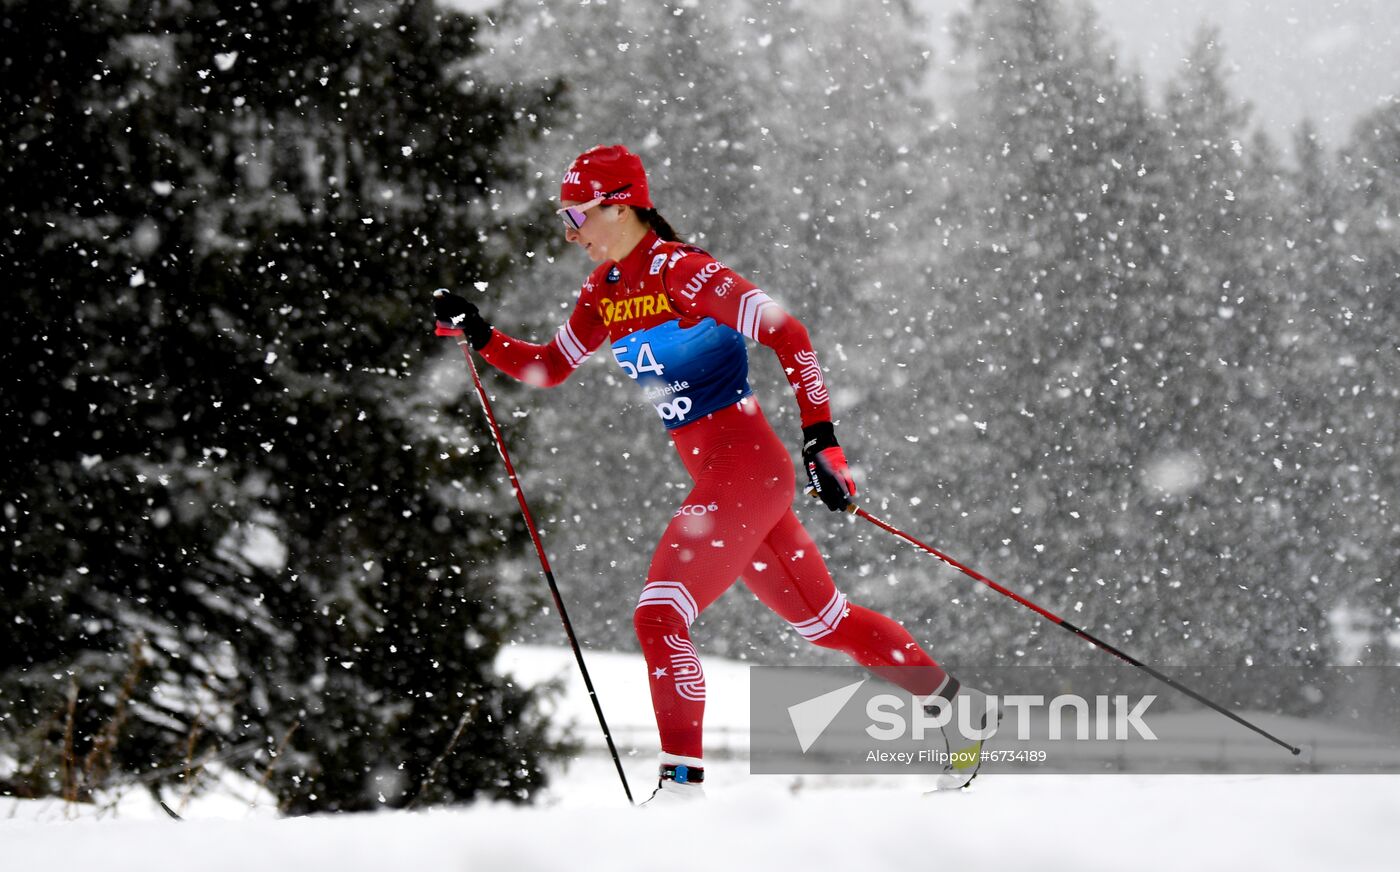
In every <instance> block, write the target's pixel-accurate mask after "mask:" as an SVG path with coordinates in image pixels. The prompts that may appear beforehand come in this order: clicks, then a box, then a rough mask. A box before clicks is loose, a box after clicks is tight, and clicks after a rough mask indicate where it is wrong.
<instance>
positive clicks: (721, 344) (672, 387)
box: [612, 318, 753, 430]
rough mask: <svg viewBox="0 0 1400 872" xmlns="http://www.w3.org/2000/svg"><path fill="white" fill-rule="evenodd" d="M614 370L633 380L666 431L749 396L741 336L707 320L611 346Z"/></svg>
mask: <svg viewBox="0 0 1400 872" xmlns="http://www.w3.org/2000/svg"><path fill="white" fill-rule="evenodd" d="M612 352H613V357H614V358H616V359H617V364H618V366H620V367H622V370H623V372H625V373H627V374H628V375H629V376H631V377H632V378H633V379H635V380H636V382H637V384H639V385H640V386H641V388H642V393H643V394H644V395H645V396H646V398H647V399H648V400H649V401H651V404H652V405H654V406H655V407H656V412H657V414H658V415H660V416H661V421H662V423H664V424H665V425H666V429H667V430H674V429H676V428H677V427H681V426H684V425H685V424H689V423H690V422H692V421H696V420H699V419H700V418H703V417H704V416H706V415H708V414H710V413H711V412H718V411H719V410H720V409H723V408H726V407H728V406H732V405H734V404H735V403H737V402H739V401H740V400H742V399H743V398H744V397H747V396H750V395H751V394H752V393H753V389H752V388H750V387H749V352H748V349H747V348H745V347H744V337H743V334H741V333H739V331H737V330H733V329H730V328H729V327H724V326H722V325H720V324H718V323H716V321H715V319H713V318H706V319H705V320H703V321H701V322H700V323H699V324H696V325H694V326H692V327H686V328H682V327H681V323H680V321H666V322H664V323H661V324H658V325H656V326H655V327H649V328H647V329H646V330H638V331H637V332H635V333H630V334H628V335H627V336H625V337H623V338H622V339H620V340H619V341H617V342H615V343H613V346H612Z"/></svg>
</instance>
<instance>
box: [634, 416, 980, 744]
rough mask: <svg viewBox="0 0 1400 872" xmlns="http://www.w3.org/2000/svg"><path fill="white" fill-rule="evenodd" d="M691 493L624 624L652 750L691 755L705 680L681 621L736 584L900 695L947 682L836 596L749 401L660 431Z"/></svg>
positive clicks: (907, 644)
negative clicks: (644, 697)
mask: <svg viewBox="0 0 1400 872" xmlns="http://www.w3.org/2000/svg"><path fill="white" fill-rule="evenodd" d="M671 437H672V439H673V441H674V442H675V444H676V449H677V451H678V452H679V453H680V456H681V460H682V461H683V462H684V463H685V467H686V469H687V470H688V471H689V472H690V476H691V478H692V479H694V481H695V488H694V489H693V490H692V491H691V492H690V494H689V496H687V497H686V499H685V501H684V503H683V504H682V505H681V506H680V508H678V509H677V510H676V513H675V515H674V516H673V517H672V519H671V523H670V524H669V525H668V526H667V527H666V532H665V534H664V535H663V536H662V537H661V543H660V544H659V545H658V546H657V548H656V553H655V555H654V556H653V557H652V561H651V569H650V570H649V571H648V573H647V583H646V586H645V588H643V590H642V595H641V599H640V601H639V602H638V604H637V610H636V613H635V615H634V624H635V626H636V630H637V638H638V640H639V641H640V642H641V646H642V653H643V654H644V656H645V657H646V663H647V670H648V672H649V676H650V678H649V680H650V682H651V698H652V704H653V706H654V707H655V709H656V723H657V727H658V728H659V730H660V732H661V750H662V751H664V752H666V753H668V754H674V755H679V756H683V757H692V758H699V757H702V756H703V744H702V736H701V731H702V724H703V720H704V713H705V676H704V672H703V671H702V670H701V667H700V660H699V658H698V656H697V655H696V652H695V646H694V645H692V644H691V641H690V625H691V623H692V622H694V620H695V618H696V616H698V615H699V614H700V612H702V611H704V610H705V607H706V606H708V605H709V604H710V603H712V602H714V601H715V600H716V599H718V598H719V596H720V594H722V593H724V591H725V590H727V589H728V588H729V586H730V585H731V584H733V583H734V581H735V580H736V579H738V578H740V577H742V578H743V580H744V582H745V583H746V584H747V585H748V587H749V589H750V590H752V591H753V592H754V595H755V596H757V597H758V598H759V599H760V600H762V601H763V603H764V605H766V606H768V607H769V608H770V609H772V610H773V611H774V612H777V613H778V615H779V616H781V617H782V618H783V620H785V621H787V622H788V623H790V624H792V625H793V627H794V629H796V630H797V632H798V633H800V634H801V635H802V636H803V637H804V638H806V639H807V640H808V641H810V642H812V643H814V644H816V645H820V646H822V647H823V648H833V649H835V650H838V651H844V652H845V653H847V654H849V655H850V656H851V657H852V658H853V659H855V661H856V662H858V663H860V664H861V665H862V666H865V667H867V668H869V669H870V670H871V671H872V672H874V673H876V674H877V675H880V676H881V677H883V678H886V679H887V680H889V681H892V682H894V683H895V684H897V685H899V686H900V687H903V688H904V689H905V690H908V691H909V692H910V693H913V694H917V695H919V696H927V695H930V694H933V693H938V692H943V693H945V694H946V692H947V691H948V689H949V686H950V685H952V686H955V682H952V681H950V680H949V679H948V676H947V674H946V673H945V672H944V671H943V669H942V668H941V667H940V666H939V665H938V664H937V663H935V662H934V661H933V658H931V657H930V656H929V655H928V654H927V653H926V652H925V651H924V650H923V649H922V648H921V647H919V644H918V643H917V642H915V641H914V639H913V637H911V636H910V635H909V633H908V632H907V631H906V630H905V629H904V628H903V627H901V626H900V625H899V624H897V623H895V622H894V621H893V620H891V619H890V618H887V617H885V616H884V615H881V614H878V613H876V612H872V611H870V610H869V609H864V608H861V607H860V606H858V605H855V604H853V603H850V602H848V601H847V600H846V597H845V595H844V594H842V593H841V592H840V591H838V590H837V589H836V585H835V584H834V583H833V582H832V580H831V575H830V574H829V573H828V572H827V569H826V563H825V562H824V561H823V560H822V557H821V554H819V553H818V551H817V547H816V546H815V545H814V544H813V543H812V539H811V537H810V536H808V535H807V531H806V530H804V529H803V528H802V524H801V522H799V521H798V520H797V516H796V515H794V514H793V512H792V501H793V495H794V492H795V491H794V485H795V482H794V474H793V465H792V461H791V459H790V458H789V456H788V453H787V450H786V448H785V447H784V446H783V443H782V442H781V441H779V439H778V437H777V435H776V434H775V433H774V432H773V428H772V427H771V426H770V425H769V424H768V421H767V419H766V418H764V416H763V412H762V410H760V409H759V407H758V403H757V402H755V401H754V400H753V399H752V398H749V399H746V400H743V401H742V402H739V403H735V404H734V405H732V406H730V407H728V408H726V409H723V410H721V411H719V412H715V413H714V414H712V415H709V416H706V417H705V418H703V419H701V420H699V421H696V422H695V423H693V424H689V425H687V426H685V427H681V428H679V429H676V430H673V431H671Z"/></svg>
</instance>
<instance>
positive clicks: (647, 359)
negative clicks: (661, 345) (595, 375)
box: [613, 342, 666, 379]
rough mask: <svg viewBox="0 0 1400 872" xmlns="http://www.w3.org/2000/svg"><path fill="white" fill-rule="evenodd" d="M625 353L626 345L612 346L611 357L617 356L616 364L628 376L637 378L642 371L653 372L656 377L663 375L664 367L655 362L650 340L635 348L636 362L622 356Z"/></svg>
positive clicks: (664, 372)
mask: <svg viewBox="0 0 1400 872" xmlns="http://www.w3.org/2000/svg"><path fill="white" fill-rule="evenodd" d="M626 353H627V346H626V345H614V346H613V357H615V358H617V365H618V366H620V367H622V371H623V372H625V373H627V377H628V378H631V379H637V378H639V377H640V376H641V375H642V374H643V373H655V374H656V376H657V377H658V378H661V377H664V376H665V374H666V367H664V366H662V365H661V364H659V363H657V362H656V354H655V353H653V352H652V350H651V343H650V342H643V343H642V347H641V348H638V349H637V362H636V363H633V362H632V361H630V360H628V359H627V358H625V357H623V355H624V354H626Z"/></svg>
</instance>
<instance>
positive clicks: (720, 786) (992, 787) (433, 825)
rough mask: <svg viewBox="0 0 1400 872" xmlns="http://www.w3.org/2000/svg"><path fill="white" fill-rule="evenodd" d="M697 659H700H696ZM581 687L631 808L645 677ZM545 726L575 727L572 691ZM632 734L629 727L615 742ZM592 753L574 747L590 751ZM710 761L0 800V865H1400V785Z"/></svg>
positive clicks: (739, 697) (724, 704)
mask: <svg viewBox="0 0 1400 872" xmlns="http://www.w3.org/2000/svg"><path fill="white" fill-rule="evenodd" d="M712 660H713V662H712ZM501 665H502V666H503V667H504V668H506V669H508V670H509V671H511V672H512V673H513V674H515V675H516V676H517V677H519V678H520V679H521V680H522V681H530V682H533V681H536V680H540V679H544V678H548V677H550V676H553V675H558V674H560V673H561V671H562V672H563V674H564V676H565V678H566V681H567V682H569V683H570V684H571V686H572V671H571V670H572V658H571V657H570V655H568V653H567V652H557V651H549V650H542V649H537V648H517V649H511V650H509V651H507V652H506V653H505V654H504V655H503V657H502V661H501ZM589 666H590V670H591V671H592V673H593V677H594V683H595V686H596V687H597V689H598V691H599V693H600V696H601V698H602V699H603V701H604V705H605V713H606V714H607V716H608V717H609V719H610V721H611V723H612V724H613V725H614V729H615V731H617V732H618V733H619V745H620V746H621V748H622V750H623V753H624V755H625V759H626V764H625V765H626V769H627V774H628V778H629V780H630V782H631V784H632V789H633V791H634V793H636V794H638V795H639V798H640V797H643V796H645V795H646V794H648V793H649V792H650V786H651V785H650V783H649V782H650V781H652V779H653V778H654V776H652V775H651V773H652V772H653V771H654V767H655V762H654V759H655V758H654V748H653V747H652V745H651V743H652V742H654V739H652V738H650V737H649V736H648V735H646V734H645V731H644V730H643V726H644V725H645V724H646V723H647V722H648V721H649V719H650V709H649V707H648V705H647V702H646V698H645V692H646V690H645V679H644V673H643V672H642V671H641V670H642V668H641V666H640V664H639V662H638V661H636V660H635V659H633V658H630V657H627V656H626V655H592V656H590V658H589ZM706 671H707V673H708V675H709V679H710V680H709V684H710V687H711V689H712V698H713V700H712V705H711V712H710V714H711V718H710V719H711V723H712V725H714V726H716V727H722V726H735V725H737V724H738V723H739V722H740V721H741V720H742V719H743V718H744V717H746V712H747V694H748V686H747V667H746V666H745V665H744V664H739V663H725V662H723V661H718V660H714V659H713V658H711V659H707V661H706ZM560 714H561V715H565V716H566V717H569V718H573V719H575V720H577V722H578V723H579V725H580V726H579V729H580V731H581V737H582V738H585V739H588V738H589V737H588V736H587V735H585V734H582V731H583V730H586V729H589V728H592V729H596V728H594V727H592V724H593V714H592V710H591V707H589V705H588V702H587V699H586V697H583V698H582V699H580V695H579V694H578V693H577V692H573V691H572V690H571V691H570V692H567V693H566V694H565V696H564V698H563V699H562V700H561V702H560ZM633 728H635V729H633ZM590 744H591V742H590ZM731 750H732V753H730V754H720V755H716V756H715V757H713V758H712V759H711V760H709V761H707V762H708V767H707V776H708V779H709V782H710V783H709V786H708V788H707V790H708V793H709V801H708V802H706V803H703V804H694V805H691V806H685V807H682V808H675V807H669V808H654V809H642V810H637V809H633V808H631V807H629V806H628V805H627V802H626V799H625V797H624V795H623V791H622V788H621V784H620V782H619V780H618V777H617V774H616V772H615V770H614V769H613V765H612V762H611V760H609V759H608V758H606V757H605V756H602V755H598V754H587V755H585V756H584V757H582V758H580V759H578V760H575V761H573V762H571V763H570V765H569V766H568V768H567V770H566V771H563V772H560V773H557V775H556V778H555V783H554V786H553V787H552V788H551V789H550V790H549V792H548V793H547V794H546V795H544V796H541V797H540V798H539V803H538V804H537V805H536V806H533V807H527V808H516V807H510V806H504V805H484V804H483V805H477V806H472V807H465V808H456V809H441V810H431V811H424V812H417V813H403V812H388V813H381V814H359V815H339V816H318V817H309V818H295V819H276V818H275V817H270V816H269V814H268V812H267V811H266V810H265V806H263V805H260V806H258V807H256V808H249V807H248V806H247V805H246V804H244V803H242V802H238V801H230V798H229V796H228V795H227V794H224V795H221V796H211V797H206V798H203V799H197V800H195V801H193V802H192V803H191V804H190V806H189V807H188V809H187V820H186V821H184V822H183V823H177V822H175V821H172V820H169V819H168V818H166V817H165V816H164V814H163V813H162V812H160V811H159V809H158V808H156V807H155V806H154V804H153V803H152V802H151V801H150V800H148V799H146V798H145V797H144V796H141V795H133V796H128V797H127V798H126V799H125V800H123V801H122V802H121V803H119V804H118V805H117V806H116V808H115V809H114V810H113V811H109V812H108V813H107V814H105V815H103V816H102V817H100V818H97V817H94V816H93V815H91V814H85V815H82V814H76V812H75V810H74V809H69V808H65V807H64V806H63V805H62V804H61V803H38V802H18V801H15V800H0V869H4V870H10V869H15V870H27V869H37V868H44V869H56V870H88V869H93V870H127V869H130V870H140V872H161V870H201V872H221V870H230V872H232V870H238V872H248V870H254V869H256V870H281V869H287V870H297V872H310V870H320V869H327V870H336V872H358V870H366V872H368V870H376V872H378V870H388V869H395V870H397V869H406V870H419V869H463V870H466V869H471V870H478V869H481V870H495V869H501V870H530V869H549V870H555V869H568V870H570V872H573V870H588V869H600V870H602V869H607V870H625V869H647V870H673V869H675V870H679V869H703V870H707V872H713V870H734V869H775V868H787V867H795V868H798V869H802V870H806V869H812V868H819V869H838V868H839V869H842V870H854V869H859V870H864V869H895V868H899V869H935V870H942V869H952V870H964V869H969V868H1019V867H1027V868H1035V869H1038V870H1047V872H1049V870H1057V869H1073V870H1084V869H1108V868H1114V869H1131V870H1134V872H1145V870H1156V869H1161V870H1179V869H1184V868H1204V869H1224V868H1227V867H1229V868H1234V867H1237V866H1238V865H1239V864H1240V863H1241V862H1247V863H1249V864H1250V865H1253V866H1257V867H1259V868H1267V869H1269V870H1271V872H1275V870H1290V869H1299V870H1310V872H1311V870H1316V869H1319V868H1327V869H1348V870H1351V869H1387V870H1388V869H1393V868H1396V867H1397V865H1400V836H1397V835H1396V831H1395V830H1393V829H1391V828H1392V827H1393V826H1394V824H1395V821H1397V820H1400V776H1391V775H1359V776H1355V775H1347V776H1341V775H1273V776H1249V775H1215V776H1149V775H1100V776H1090V775H1004V776H999V777H989V778H985V779H979V781H978V782H976V784H975V786H974V787H973V788H972V789H969V790H966V791H962V792H955V793H942V794H935V795H932V796H925V795H924V794H923V791H924V789H926V787H927V785H925V784H923V783H922V782H921V780H920V779H919V778H917V777H909V776H904V777H899V776H886V777H879V778H876V777H870V778H856V777H851V776H830V777H814V776H807V777H803V778H797V777H793V776H755V775H750V774H749V773H748V763H747V760H746V759H744V758H743V756H742V751H741V749H739V748H738V747H737V746H736V747H735V748H734V749H731Z"/></svg>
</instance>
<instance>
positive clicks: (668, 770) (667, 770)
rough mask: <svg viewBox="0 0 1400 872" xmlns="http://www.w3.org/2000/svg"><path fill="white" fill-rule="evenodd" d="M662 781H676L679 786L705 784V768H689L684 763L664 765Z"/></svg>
mask: <svg viewBox="0 0 1400 872" xmlns="http://www.w3.org/2000/svg"><path fill="white" fill-rule="evenodd" d="M661 780H662V781H674V782H676V783H677V784H703V783H704V781H705V767H703V766H687V765H685V764H684V763H662V764H661Z"/></svg>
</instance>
